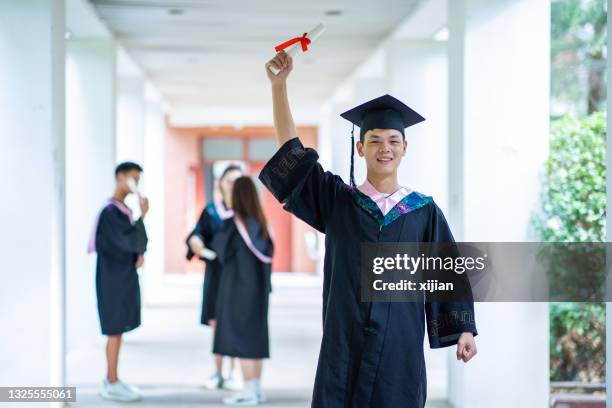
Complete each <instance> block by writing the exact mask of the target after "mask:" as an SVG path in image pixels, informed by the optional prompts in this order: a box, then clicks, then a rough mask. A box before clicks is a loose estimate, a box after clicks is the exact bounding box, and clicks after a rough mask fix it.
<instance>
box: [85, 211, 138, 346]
mask: <svg viewBox="0 0 612 408" xmlns="http://www.w3.org/2000/svg"><path fill="white" fill-rule="evenodd" d="M146 249H147V232H146V230H145V226H144V223H143V222H142V218H141V219H139V220H138V221H136V222H135V223H134V225H132V224H131V223H130V219H129V217H128V216H127V215H126V214H124V213H122V212H121V211H120V210H119V209H118V208H117V207H115V205H113V204H109V205H107V206H106V207H105V208H104V209H103V210H102V212H101V213H100V217H99V220H98V226H97V228H96V251H97V253H98V258H97V262H96V294H97V297H98V314H99V316H100V326H101V328H102V334H105V335H115V334H121V333H125V332H127V331H130V330H133V329H135V328H136V327H138V326H140V285H139V282H138V273H137V272H136V260H137V259H138V255H142V254H144V253H145V251H146Z"/></svg>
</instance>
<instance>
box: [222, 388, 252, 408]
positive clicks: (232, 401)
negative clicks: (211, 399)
mask: <svg viewBox="0 0 612 408" xmlns="http://www.w3.org/2000/svg"><path fill="white" fill-rule="evenodd" d="M223 403H224V404H225V405H233V406H237V407H244V406H255V405H259V398H258V396H257V393H255V392H253V391H243V392H240V393H238V394H235V395H232V396H231V397H227V398H223Z"/></svg>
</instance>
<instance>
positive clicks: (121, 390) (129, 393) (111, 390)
mask: <svg viewBox="0 0 612 408" xmlns="http://www.w3.org/2000/svg"><path fill="white" fill-rule="evenodd" d="M100 396H101V397H102V398H104V399H105V400H110V401H121V402H133V401H138V400H140V399H141V398H142V397H141V396H140V394H138V392H136V391H135V390H134V389H132V388H131V387H130V386H128V385H127V384H125V383H124V382H121V381H117V382H115V383H110V382H109V381H108V380H107V379H105V380H104V382H103V383H102V388H100Z"/></svg>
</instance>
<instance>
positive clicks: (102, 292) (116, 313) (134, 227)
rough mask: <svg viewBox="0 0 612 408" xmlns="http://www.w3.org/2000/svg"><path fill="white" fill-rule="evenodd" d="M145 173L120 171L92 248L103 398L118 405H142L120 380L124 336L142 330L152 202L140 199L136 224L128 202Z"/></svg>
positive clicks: (130, 168)
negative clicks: (141, 278) (142, 279)
mask: <svg viewBox="0 0 612 408" xmlns="http://www.w3.org/2000/svg"><path fill="white" fill-rule="evenodd" d="M141 172H142V168H141V167H140V166H139V165H138V164H136V163H132V162H125V163H121V164H120V165H118V166H117V168H116V169H115V180H116V186H115V192H114V194H113V196H112V198H110V199H109V200H108V202H107V204H106V205H105V206H104V208H103V209H102V211H101V212H100V215H99V216H98V221H97V223H96V227H95V228H94V231H93V233H92V238H91V240H90V244H89V251H90V252H94V251H95V252H97V254H98V257H97V262H96V294H97V298H98V314H99V316H100V326H101V328H102V334H104V335H106V336H107V337H108V342H107V345H106V358H107V364H108V371H107V376H106V378H105V379H104V381H103V384H102V388H101V389H100V395H101V396H102V397H103V398H105V399H109V400H115V401H136V400H139V399H140V395H139V393H138V391H137V390H136V388H134V387H132V386H130V385H128V384H126V383H125V382H123V381H121V380H119V377H118V374H117V366H118V361H119V349H120V347H121V336H122V335H123V333H125V332H128V331H130V330H134V329H135V328H137V327H138V326H140V285H139V282H138V274H137V272H136V269H137V268H140V267H141V266H142V265H143V263H144V257H143V255H144V253H145V251H146V248H147V233H146V231H145V226H144V223H143V220H144V217H145V216H146V215H147V212H148V211H149V202H148V200H147V199H146V198H144V197H141V196H140V195H139V203H140V209H141V216H140V218H139V219H138V220H134V218H133V216H132V211H131V210H130V209H129V208H128V207H127V206H126V205H125V202H124V200H125V198H126V196H127V195H128V194H129V193H130V192H132V189H133V188H135V186H137V185H138V181H139V180H140V173H141Z"/></svg>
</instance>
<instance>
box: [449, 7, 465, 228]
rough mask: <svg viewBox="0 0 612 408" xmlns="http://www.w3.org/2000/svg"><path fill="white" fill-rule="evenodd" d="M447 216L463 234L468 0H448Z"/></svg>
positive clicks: (453, 226)
mask: <svg viewBox="0 0 612 408" xmlns="http://www.w3.org/2000/svg"><path fill="white" fill-rule="evenodd" d="M447 7H448V32H449V38H448V74H447V78H448V99H447V100H448V131H447V135H448V214H447V216H448V219H449V222H450V224H451V225H452V228H453V233H454V234H455V239H457V240H462V239H463V233H464V224H463V223H464V216H465V215H464V212H463V211H464V191H463V183H464V180H463V177H464V103H465V96H464V92H465V90H464V82H465V77H464V70H465V61H464V54H465V19H466V15H465V7H466V0H456V1H453V0H448V5H447Z"/></svg>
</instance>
